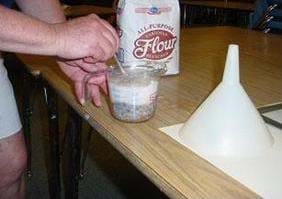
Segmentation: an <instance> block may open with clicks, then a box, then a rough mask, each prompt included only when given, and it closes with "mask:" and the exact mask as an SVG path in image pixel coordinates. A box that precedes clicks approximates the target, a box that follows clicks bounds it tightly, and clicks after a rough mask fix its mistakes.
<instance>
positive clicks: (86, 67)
mask: <svg viewBox="0 0 282 199" xmlns="http://www.w3.org/2000/svg"><path fill="white" fill-rule="evenodd" d="M79 67H80V68H82V69H83V70H84V71H86V72H90V73H94V72H97V71H98V68H97V66H96V65H95V64H92V63H87V62H84V60H81V61H80V64H79Z"/></svg>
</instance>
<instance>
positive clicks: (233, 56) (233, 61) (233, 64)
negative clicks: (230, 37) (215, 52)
mask: <svg viewBox="0 0 282 199" xmlns="http://www.w3.org/2000/svg"><path fill="white" fill-rule="evenodd" d="M222 83H224V84H228V85H236V84H240V77H239V46H238V45H236V44H230V45H229V47H228V53H227V57H226V62H225V68H224V74H223V78H222Z"/></svg>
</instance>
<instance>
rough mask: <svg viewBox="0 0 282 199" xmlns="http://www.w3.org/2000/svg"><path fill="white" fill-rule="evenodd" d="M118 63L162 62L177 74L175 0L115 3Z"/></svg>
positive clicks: (176, 9)
mask: <svg viewBox="0 0 282 199" xmlns="http://www.w3.org/2000/svg"><path fill="white" fill-rule="evenodd" d="M117 29H118V34H119V37H120V48H119V51H118V59H119V61H120V62H121V63H125V64H126V63H140V62H143V63H144V62H149V63H151V62H164V63H166V66H167V72H166V73H165V75H173V74H178V73H179V29H180V9H179V3H178V0H120V1H119V2H118V5H117Z"/></svg>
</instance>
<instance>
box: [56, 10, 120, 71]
mask: <svg viewBox="0 0 282 199" xmlns="http://www.w3.org/2000/svg"><path fill="white" fill-rule="evenodd" d="M52 26H53V27H54V29H55V31H56V42H55V43H56V47H55V48H56V54H57V56H59V57H61V58H65V59H69V60H76V59H78V60H80V59H81V58H83V59H84V62H85V63H90V64H92V63H96V62H105V61H106V60H108V59H109V58H111V57H113V55H114V53H115V52H116V51H117V49H118V45H119V38H118V35H117V33H116V31H115V29H114V28H113V27H112V26H111V25H110V24H109V23H108V22H106V21H105V20H103V19H101V18H99V17H98V16H97V15H95V14H91V15H88V16H85V17H79V18H76V19H73V20H70V21H68V22H64V23H59V24H54V25H52ZM81 67H83V66H81Z"/></svg>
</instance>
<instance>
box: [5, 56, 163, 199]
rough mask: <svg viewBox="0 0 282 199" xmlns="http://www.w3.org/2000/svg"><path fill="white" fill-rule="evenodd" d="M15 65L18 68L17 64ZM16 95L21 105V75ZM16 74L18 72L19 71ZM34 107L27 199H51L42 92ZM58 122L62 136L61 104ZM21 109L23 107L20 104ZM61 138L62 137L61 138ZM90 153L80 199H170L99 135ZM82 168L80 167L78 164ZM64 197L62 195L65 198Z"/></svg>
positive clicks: (16, 79)
mask: <svg viewBox="0 0 282 199" xmlns="http://www.w3.org/2000/svg"><path fill="white" fill-rule="evenodd" d="M9 58H10V59H9V65H10V67H11V68H13V65H15V61H14V59H13V57H12V56H10V57H9ZM16 65H19V64H18V63H16ZM10 71H12V72H10V73H12V77H11V78H12V79H13V80H14V81H13V82H15V83H14V87H15V92H16V94H17V98H18V101H19V102H20V101H21V100H20V99H21V96H22V95H23V93H22V88H21V86H22V85H21V81H19V79H20V77H19V72H16V75H13V74H14V73H13V71H14V70H10ZM16 71H17V70H16ZM33 95H34V96H35V98H34V99H35V100H34V105H33V110H34V111H33V115H32V117H31V120H32V124H31V129H32V177H31V178H27V198H28V199H38V198H40V199H45V198H49V195H48V183H47V170H48V169H47V166H46V165H48V161H47V157H48V156H47V151H48V132H47V129H48V128H47V112H46V107H45V105H44V101H43V97H42V92H41V91H39V90H37V91H36V92H35V93H33ZM59 107H60V108H59V109H60V110H59V112H60V115H59V120H60V128H61V132H63V128H64V123H65V117H66V105H65V104H64V102H63V101H62V100H59ZM19 108H20V103H19ZM83 127H84V131H83V138H82V145H84V146H85V141H86V138H87V131H88V129H89V126H88V125H87V124H83ZM61 137H63V136H62V134H61ZM90 144H91V145H90V151H89V154H88V156H87V159H86V164H85V168H86V175H85V177H84V178H83V179H82V180H80V186H79V197H80V198H82V199H90V198H91V199H92V198H95V199H105V198H111V199H125V198H134V199H139V198H140V199H141V198H153V199H160V198H167V197H166V196H165V195H164V194H163V193H162V192H160V191H159V189H158V188H157V187H155V186H154V185H153V184H152V183H151V182H150V181H149V180H148V179H147V178H146V177H144V176H143V174H141V173H140V172H139V171H138V170H136V169H135V168H134V167H133V165H131V164H130V163H129V162H128V161H127V160H126V159H125V158H124V157H123V156H121V154H119V153H118V152H117V151H116V150H115V149H114V148H113V147H112V146H111V145H110V144H109V143H108V142H107V141H106V140H104V139H103V138H102V137H101V136H100V135H99V134H97V133H93V135H92V139H91V143H90ZM78 164H79V163H78ZM62 195H63V194H62Z"/></svg>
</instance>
